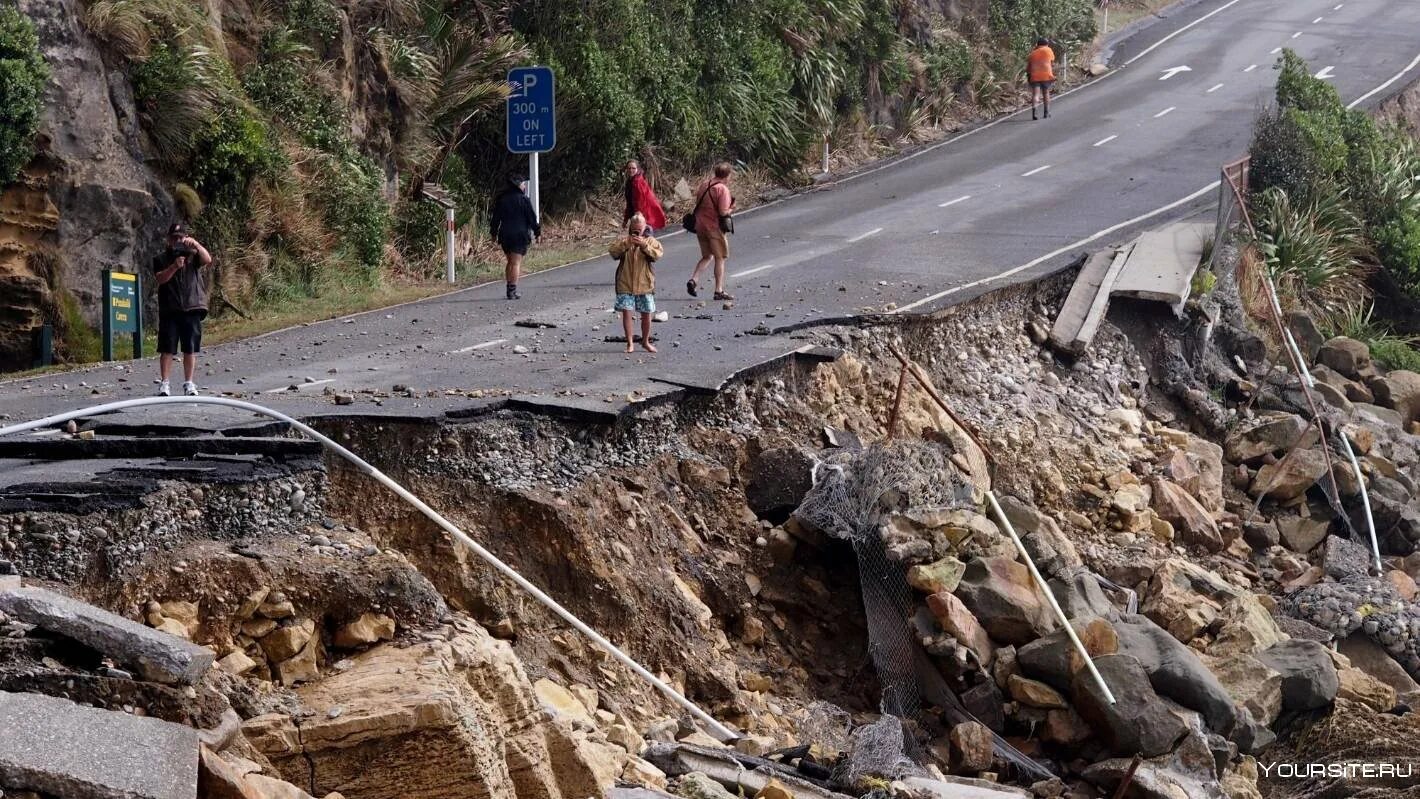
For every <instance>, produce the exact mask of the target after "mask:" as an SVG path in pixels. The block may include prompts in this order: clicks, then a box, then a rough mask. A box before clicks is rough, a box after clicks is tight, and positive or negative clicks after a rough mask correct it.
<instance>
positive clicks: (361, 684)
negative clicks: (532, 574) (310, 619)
mask: <svg viewBox="0 0 1420 799" xmlns="http://www.w3.org/2000/svg"><path fill="white" fill-rule="evenodd" d="M456 626H458V627H459V629H460V632H459V633H458V634H456V635H455V636H454V637H453V638H452V639H451V640H449V641H447V642H445V641H435V642H425V643H420V644H416V645H414V646H410V647H407V648H403V649H401V648H398V647H395V646H393V645H390V644H384V645H380V646H377V647H375V648H374V649H371V650H369V651H367V652H365V653H364V654H361V655H359V656H357V657H355V658H353V659H352V661H351V666H350V668H348V669H346V670H344V671H336V672H334V673H332V674H331V675H330V676H329V677H327V678H326V679H324V680H321V681H320V682H317V683H313V684H310V685H306V686H304V687H301V688H299V689H297V695H298V696H299V699H300V703H301V705H302V706H303V707H305V708H307V709H309V710H310V711H311V712H310V714H308V715H302V716H301V717H299V718H298V719H293V718H292V717H291V716H289V715H287V714H285V713H273V714H268V715H263V716H257V717H255V718H252V719H250V720H249V721H247V722H246V725H245V728H244V729H245V733H246V736H247V738H248V739H250V740H251V742H252V744H253V745H254V746H255V747H256V749H257V750H258V751H260V752H261V753H262V754H263V755H264V756H265V757H266V758H267V759H269V760H270V761H271V762H272V764H273V765H275V766H276V767H277V768H278V769H279V770H280V771H281V773H282V774H283V775H284V776H285V777H286V778H287V779H288V780H291V781H293V782H297V783H299V784H301V785H306V786H311V788H312V793H314V794H315V795H317V796H324V795H325V794H327V793H330V792H332V791H339V792H340V793H342V794H344V795H346V796H359V797H367V798H368V799H394V798H395V797H410V796H482V797H488V798H489V799H515V797H538V798H539V799H581V797H585V796H602V795H604V792H605V791H606V790H607V789H609V788H611V786H612V784H613V782H614V780H615V778H616V776H617V775H618V774H620V773H621V770H622V767H623V765H624V761H625V760H626V757H627V755H626V753H625V752H624V751H623V750H621V749H620V747H613V746H611V745H607V744H600V743H597V742H595V741H592V740H590V739H588V738H587V737H586V736H585V735H584V734H583V733H582V732H580V731H577V730H575V729H574V728H573V726H572V725H571V724H570V723H569V722H568V721H567V720H565V719H564V718H563V717H562V716H560V715H552V714H549V713H548V712H546V711H545V710H544V709H543V706H542V704H541V703H540V702H539V700H538V696H537V695H536V694H535V693H534V691H533V687H532V685H531V684H530V683H529V682H528V678H527V676H526V674H525V673H524V672H523V668H522V664H521V662H520V661H519V660H518V659H517V657H516V656H515V655H514V654H513V651H512V648H511V646H510V645H509V644H508V643H507V642H504V641H498V640H496V639H494V638H492V637H491V636H490V635H488V633H486V632H484V631H483V630H482V628H480V627H478V626H477V625H474V624H467V623H461V624H458V625H456ZM298 725H299V726H298Z"/></svg>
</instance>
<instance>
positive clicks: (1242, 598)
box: [1208, 594, 1287, 655]
mask: <svg viewBox="0 0 1420 799" xmlns="http://www.w3.org/2000/svg"><path fill="white" fill-rule="evenodd" d="M1215 626H1216V630H1217V631H1216V632H1215V633H1214V635H1213V643H1212V644H1210V645H1209V646H1208V651H1209V652H1211V653H1213V654H1218V655H1235V654H1242V655H1250V654H1253V653H1255V652H1261V651H1262V650H1264V649H1267V648H1268V647H1270V646H1272V645H1274V644H1276V643H1278V642H1281V641H1285V640H1287V634H1286V633H1284V632H1282V630H1280V629H1279V628H1278V627H1277V622H1276V621H1274V620H1273V618H1272V614H1271V613H1270V612H1269V611H1268V610H1267V608H1265V607H1263V606H1262V603H1261V602H1259V601H1258V599H1257V597H1256V596H1254V595H1252V594H1242V595H1239V596H1236V597H1234V598H1232V599H1230V600H1228V602H1227V604H1225V605H1224V606H1223V611H1222V613H1220V614H1219V616H1218V621H1217V624H1216V625H1215Z"/></svg>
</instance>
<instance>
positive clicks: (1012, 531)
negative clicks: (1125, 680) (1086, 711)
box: [986, 491, 1114, 705]
mask: <svg viewBox="0 0 1420 799" xmlns="http://www.w3.org/2000/svg"><path fill="white" fill-rule="evenodd" d="M986 499H987V501H988V502H990V503H991V510H992V511H994V512H995V514H996V518H997V519H998V520H1000V522H1001V526H1002V527H1004V528H1006V533H1007V534H1008V535H1010V536H1011V541H1012V542H1014V543H1015V545H1016V551H1017V552H1020V553H1021V558H1022V559H1023V560H1025V562H1026V568H1028V569H1030V576H1031V577H1032V578H1034V579H1035V584H1036V585H1038V586H1040V592H1041V593H1042V594H1045V599H1046V601H1048V602H1049V603H1050V608H1051V610H1054V611H1055V617H1056V618H1058V619H1060V625H1061V626H1062V627H1064V628H1065V634H1066V635H1068V636H1070V643H1072V644H1074V645H1075V649H1076V651H1078V652H1079V653H1080V659H1081V660H1083V661H1085V668H1087V669H1089V670H1090V676H1091V677H1094V678H1095V684H1096V685H1098V686H1099V687H1100V691H1102V692H1103V693H1104V698H1105V699H1107V700H1109V703H1110V704H1111V705H1112V704H1114V692H1113V691H1110V690H1109V686H1108V685H1106V684H1105V681H1104V677H1103V676H1101V675H1100V672H1099V669H1097V668H1095V661H1094V659H1093V658H1091V657H1090V652H1089V650H1088V649H1085V645H1084V644H1083V643H1081V642H1080V636H1078V635H1076V634H1075V628H1074V627H1072V626H1071V625H1070V620H1069V619H1067V618H1066V617H1065V611H1063V610H1061V609H1060V603H1059V602H1056V601H1055V594H1053V593H1051V591H1050V586H1048V585H1046V584H1045V579H1044V578H1042V577H1041V576H1040V571H1039V570H1038V569H1036V567H1035V561H1033V560H1031V558H1030V553H1029V552H1027V551H1026V545H1025V544H1024V543H1022V542H1021V537H1020V536H1018V535H1016V528H1015V527H1014V526H1013V525H1012V524H1011V520H1010V519H1007V518H1006V512H1005V511H1003V510H1001V506H1000V505H999V504H998V503H997V502H996V493H995V492H994V491H987V492H986Z"/></svg>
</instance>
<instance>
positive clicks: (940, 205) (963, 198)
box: [937, 194, 971, 208]
mask: <svg viewBox="0 0 1420 799" xmlns="http://www.w3.org/2000/svg"><path fill="white" fill-rule="evenodd" d="M970 199H971V195H970V194H963V195H962V196H960V197H958V198H956V199H955V200H947V201H946V202H944V203H938V204H937V207H938V208H946V207H947V206H949V205H956V204H957V203H960V202H966V201H967V200H970Z"/></svg>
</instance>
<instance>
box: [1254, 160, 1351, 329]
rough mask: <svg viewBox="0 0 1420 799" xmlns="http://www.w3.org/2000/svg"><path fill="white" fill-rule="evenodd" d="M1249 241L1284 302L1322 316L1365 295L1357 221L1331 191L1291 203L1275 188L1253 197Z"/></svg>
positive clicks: (1330, 317)
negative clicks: (1254, 229)
mask: <svg viewBox="0 0 1420 799" xmlns="http://www.w3.org/2000/svg"><path fill="white" fill-rule="evenodd" d="M1254 222H1255V224H1256V226H1257V236H1256V238H1255V239H1254V240H1253V246H1254V247H1256V249H1257V251H1258V253H1259V254H1260V255H1261V256H1262V259H1263V263H1264V264H1265V265H1266V267H1267V269H1268V272H1269V273H1270V274H1271V276H1272V279H1273V281H1274V282H1275V283H1276V285H1277V290H1278V292H1279V293H1280V294H1281V295H1282V297H1283V298H1284V300H1285V301H1286V302H1287V303H1288V304H1289V305H1294V306H1300V307H1301V308H1303V309H1304V310H1306V311H1308V312H1309V313H1311V314H1312V315H1313V316H1314V317H1315V318H1317V319H1320V320H1323V322H1324V323H1325V322H1328V321H1329V320H1334V319H1336V318H1337V317H1338V316H1339V315H1341V314H1343V313H1345V311H1346V309H1348V308H1353V307H1355V306H1357V305H1359V303H1360V302H1361V301H1362V300H1364V299H1365V298H1366V296H1367V290H1366V285H1365V269H1364V267H1363V266H1362V264H1361V263H1360V260H1359V259H1361V258H1362V257H1363V256H1365V255H1366V254H1367V247H1366V243H1365V240H1364V238H1363V235H1362V228H1361V223H1360V221H1359V220H1358V219H1356V217H1355V215H1354V214H1353V213H1352V212H1351V210H1350V209H1349V208H1348V207H1347V206H1346V204H1345V203H1344V201H1343V200H1342V198H1340V197H1339V196H1337V195H1334V194H1314V195H1313V196H1312V197H1311V198H1309V199H1308V200H1306V201H1304V202H1303V203H1300V204H1297V203H1294V202H1293V201H1292V200H1291V198H1289V197H1288V196H1287V193H1286V192H1284V191H1281V190H1280V189H1276V188H1273V189H1268V190H1267V191H1265V192H1263V193H1262V195H1261V196H1260V197H1259V198H1258V199H1257V201H1256V202H1255V211H1254Z"/></svg>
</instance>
